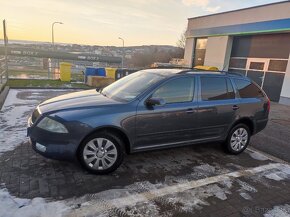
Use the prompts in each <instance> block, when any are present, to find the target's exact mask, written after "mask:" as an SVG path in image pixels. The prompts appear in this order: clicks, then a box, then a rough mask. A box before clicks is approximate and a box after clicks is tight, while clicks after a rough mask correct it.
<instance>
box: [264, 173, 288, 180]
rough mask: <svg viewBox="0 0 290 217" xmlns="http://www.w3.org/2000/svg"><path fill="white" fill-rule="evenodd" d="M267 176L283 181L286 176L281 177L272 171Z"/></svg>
mask: <svg viewBox="0 0 290 217" xmlns="http://www.w3.org/2000/svg"><path fill="white" fill-rule="evenodd" d="M265 177H266V178H268V179H273V180H275V181H281V180H283V179H284V178H282V177H280V176H279V175H278V174H277V173H270V174H267V175H265Z"/></svg>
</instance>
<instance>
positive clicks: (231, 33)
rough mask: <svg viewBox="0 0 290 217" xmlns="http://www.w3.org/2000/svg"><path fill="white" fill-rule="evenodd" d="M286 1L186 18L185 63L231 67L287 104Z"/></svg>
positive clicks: (289, 37) (289, 40)
mask: <svg viewBox="0 0 290 217" xmlns="http://www.w3.org/2000/svg"><path fill="white" fill-rule="evenodd" d="M289 54H290V1H283V2H278V3H272V4H268V5H262V6H257V7H252V8H246V9H240V10H236V11H229V12H224V13H218V14H213V15H208V16H201V17H194V18H189V19H188V27H187V33H186V46H185V54H184V59H185V63H186V65H188V66H190V67H192V66H196V65H206V66H216V67H218V68H219V69H220V70H229V71H236V72H240V73H242V74H245V75H247V76H248V77H250V78H252V79H253V80H254V81H255V82H256V83H257V84H259V85H260V86H262V88H263V89H264V90H265V92H266V93H267V95H268V96H269V98H270V99H271V100H272V101H276V102H280V103H285V104H290V56H289Z"/></svg>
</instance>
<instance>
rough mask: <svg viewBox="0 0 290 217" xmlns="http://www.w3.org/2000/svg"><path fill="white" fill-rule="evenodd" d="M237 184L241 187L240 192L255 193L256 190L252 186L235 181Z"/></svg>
mask: <svg viewBox="0 0 290 217" xmlns="http://www.w3.org/2000/svg"><path fill="white" fill-rule="evenodd" d="M237 182H238V183H239V185H240V186H241V189H240V190H241V191H247V192H252V193H256V192H257V189H256V188H254V187H253V186H251V185H250V184H248V183H246V182H243V181H241V180H239V179H238V180H237Z"/></svg>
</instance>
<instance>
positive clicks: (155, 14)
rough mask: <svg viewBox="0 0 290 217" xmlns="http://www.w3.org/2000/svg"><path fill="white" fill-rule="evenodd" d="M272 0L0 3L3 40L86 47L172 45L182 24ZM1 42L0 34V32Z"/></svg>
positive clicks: (42, 0) (2, 0)
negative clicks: (5, 37) (4, 28)
mask: <svg viewBox="0 0 290 217" xmlns="http://www.w3.org/2000/svg"><path fill="white" fill-rule="evenodd" d="M272 2H278V1H275V0H0V18H1V20H2V19H6V20H7V28H8V37H9V39H18V40H34V41H51V23H52V22H54V21H61V22H63V23H64V25H56V26H55V41H56V42H65V43H78V44H90V45H104V46H105V45H117V46H119V45H121V41H120V40H118V37H123V38H124V39H125V45H127V46H132V45H149V44H163V45H165V44H166V45H175V44H176V41H177V40H178V38H179V36H180V34H181V33H182V31H183V30H184V29H185V28H186V25H187V18H189V17H195V16H200V15H206V14H212V13H218V12H223V11H229V10H234V9H239V8H245V7H251V6H255V5H261V4H267V3H272ZM0 34H1V38H3V32H2V28H1V32H0Z"/></svg>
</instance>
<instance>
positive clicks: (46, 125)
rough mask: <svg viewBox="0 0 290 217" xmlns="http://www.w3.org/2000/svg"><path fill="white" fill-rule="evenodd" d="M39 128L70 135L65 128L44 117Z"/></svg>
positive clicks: (38, 125)
mask: <svg viewBox="0 0 290 217" xmlns="http://www.w3.org/2000/svg"><path fill="white" fill-rule="evenodd" d="M37 127H39V128H41V129H43V130H47V131H50V132H54V133H68V131H67V129H66V128H65V126H64V125H63V124H61V123H59V122H57V121H55V120H52V119H51V118H48V117H44V118H43V119H42V120H41V121H40V122H39V123H38V124H37Z"/></svg>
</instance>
